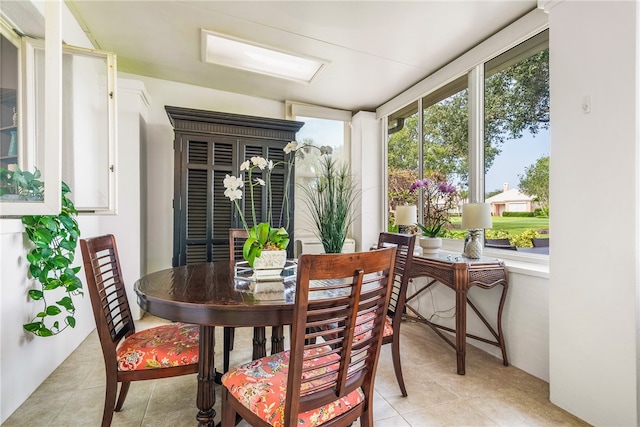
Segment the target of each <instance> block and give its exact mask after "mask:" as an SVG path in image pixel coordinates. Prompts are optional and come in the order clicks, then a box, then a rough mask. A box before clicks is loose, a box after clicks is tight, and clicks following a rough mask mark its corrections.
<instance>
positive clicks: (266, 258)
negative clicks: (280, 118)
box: [223, 141, 298, 278]
mask: <svg viewBox="0 0 640 427" xmlns="http://www.w3.org/2000/svg"><path fill="white" fill-rule="evenodd" d="M297 149H298V143H297V142H295V141H292V142H290V143H289V144H287V145H286V146H285V147H284V152H285V154H286V155H287V159H286V160H284V161H282V162H276V163H274V162H273V161H271V160H267V159H265V158H263V157H259V156H256V157H252V158H251V159H250V160H246V161H245V162H243V163H242V164H241V165H240V171H242V172H246V173H247V178H246V179H245V178H244V177H243V176H242V175H241V176H239V177H235V176H232V175H227V176H226V177H225V179H224V182H223V184H224V187H225V191H224V195H225V196H226V197H228V198H229V200H231V201H232V202H233V203H234V205H235V207H236V209H237V211H238V214H239V216H240V220H241V222H242V226H243V228H244V229H245V230H246V231H247V234H248V236H249V237H248V238H247V240H246V241H245V243H244V246H243V248H242V255H243V258H244V259H245V260H246V261H247V263H248V264H249V266H250V267H252V268H253V269H254V271H255V276H256V278H259V276H260V270H270V271H268V272H267V273H265V274H266V275H268V276H273V275H274V274H275V273H274V270H278V269H279V270H282V268H283V267H284V266H285V263H286V260H287V252H286V249H287V246H288V245H289V233H288V231H287V229H288V228H289V206H288V203H289V199H288V197H287V194H288V192H287V191H286V190H285V191H284V194H285V197H284V200H283V206H282V212H283V213H285V214H284V218H282V217H283V215H280V218H279V219H278V220H277V224H274V223H275V221H276V220H275V219H274V218H273V214H272V211H273V206H272V203H271V199H272V198H271V172H272V171H273V170H274V168H275V167H277V166H279V165H280V164H284V165H285V167H286V168H287V175H286V179H285V188H286V187H288V186H289V183H290V179H291V172H292V170H293V165H294V163H295V158H296V151H297ZM256 168H258V169H260V170H266V171H267V175H266V178H267V179H266V180H263V179H261V178H254V177H253V176H252V173H253V171H254V170H255V169H256ZM263 186H267V198H268V204H267V213H268V219H267V221H266V222H258V221H257V216H256V205H255V202H254V201H255V199H254V190H255V189H256V187H258V188H259V187H263ZM243 188H245V189H246V190H248V193H249V200H250V203H251V210H250V212H251V221H252V223H251V224H252V225H251V226H249V224H248V223H247V219H246V218H245V217H244V215H243V212H242V208H241V206H240V203H239V200H241V199H242V196H243ZM277 274H279V271H278V273H277Z"/></svg>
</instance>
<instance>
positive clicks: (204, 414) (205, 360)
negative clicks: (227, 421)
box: [196, 325, 216, 427]
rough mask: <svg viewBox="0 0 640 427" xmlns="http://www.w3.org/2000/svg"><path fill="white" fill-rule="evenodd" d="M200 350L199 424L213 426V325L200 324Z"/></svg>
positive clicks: (201, 426)
mask: <svg viewBox="0 0 640 427" xmlns="http://www.w3.org/2000/svg"><path fill="white" fill-rule="evenodd" d="M199 342H200V350H199V353H198V357H199V359H198V396H197V399H196V406H197V407H198V410H199V411H198V415H197V416H196V419H197V420H198V426H200V427H204V426H213V425H214V422H213V419H214V417H215V416H216V411H215V410H214V409H213V405H215V403H216V394H215V390H214V385H215V375H216V371H215V364H214V360H213V353H214V350H213V349H214V347H215V328H214V327H213V326H203V325H200V341H199Z"/></svg>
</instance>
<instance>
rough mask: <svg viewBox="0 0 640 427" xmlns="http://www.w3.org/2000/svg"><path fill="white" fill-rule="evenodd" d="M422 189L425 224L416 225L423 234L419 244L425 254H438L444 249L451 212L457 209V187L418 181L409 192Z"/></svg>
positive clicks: (422, 180) (429, 181) (432, 181)
mask: <svg viewBox="0 0 640 427" xmlns="http://www.w3.org/2000/svg"><path fill="white" fill-rule="evenodd" d="M418 189H422V192H423V193H422V200H423V202H424V205H423V222H422V223H417V224H416V225H417V226H418V228H419V229H420V231H421V233H422V237H421V238H420V239H419V244H420V246H421V247H422V252H423V253H424V254H434V253H437V252H438V251H439V250H440V248H441V247H442V237H441V236H442V233H443V231H444V230H443V227H444V226H446V225H447V224H450V221H449V212H450V211H451V210H452V209H453V208H454V207H455V202H456V193H457V192H456V187H454V186H453V185H452V184H449V183H448V182H446V181H438V180H436V179H434V178H431V179H429V178H425V179H418V180H416V181H415V182H414V183H413V184H411V187H409V192H410V193H414V192H416V191H417V190H418Z"/></svg>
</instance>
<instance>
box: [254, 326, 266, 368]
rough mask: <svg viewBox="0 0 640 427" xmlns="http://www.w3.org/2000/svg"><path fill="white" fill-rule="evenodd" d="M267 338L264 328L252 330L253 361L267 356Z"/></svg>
mask: <svg viewBox="0 0 640 427" xmlns="http://www.w3.org/2000/svg"><path fill="white" fill-rule="evenodd" d="M266 344H267V337H266V333H265V327H264V326H261V327H255V328H253V355H252V357H253V360H256V359H260V358H261V357H265V356H266V355H267V348H266Z"/></svg>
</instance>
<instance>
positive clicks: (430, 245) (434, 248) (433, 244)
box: [419, 236, 442, 255]
mask: <svg viewBox="0 0 640 427" xmlns="http://www.w3.org/2000/svg"><path fill="white" fill-rule="evenodd" d="M419 243H420V247H421V248H422V253H423V254H424V255H433V254H437V253H438V251H439V250H440V248H441V247H442V238H440V237H424V236H423V237H420V241H419Z"/></svg>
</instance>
